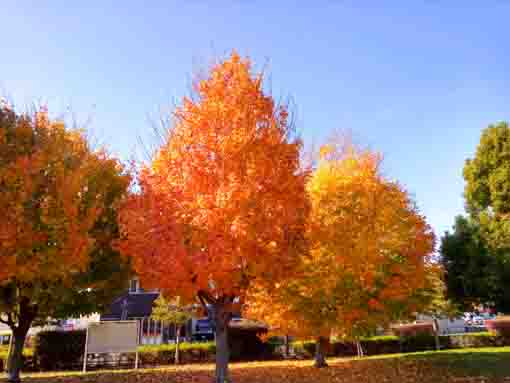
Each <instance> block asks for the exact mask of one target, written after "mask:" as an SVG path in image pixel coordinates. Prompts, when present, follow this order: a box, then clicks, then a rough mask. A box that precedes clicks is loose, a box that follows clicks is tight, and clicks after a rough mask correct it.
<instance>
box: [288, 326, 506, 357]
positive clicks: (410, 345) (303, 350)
mask: <svg viewBox="0 0 510 383" xmlns="http://www.w3.org/2000/svg"><path fill="white" fill-rule="evenodd" d="M360 343H361V345H362V347H363V351H364V353H365V355H379V354H393V353H401V352H416V351H424V350H434V349H435V347H436V343H435V339H434V337H433V336H431V335H426V334H422V335H415V336H409V337H404V338H399V337H397V336H383V337H372V338H362V339H361V340H360ZM439 344H440V347H441V349H453V348H468V347H498V346H507V345H510V340H509V339H508V338H505V337H502V336H499V335H495V334H491V333H485V332H484V333H469V334H458V335H445V336H440V337H439ZM292 346H293V349H294V352H295V353H296V355H297V356H299V357H304V358H311V357H313V355H314V354H315V342H314V341H297V342H293V343H292ZM356 354H357V353H356V345H355V344H354V343H353V342H346V341H333V342H331V344H330V345H329V349H328V355H329V356H355V355H356Z"/></svg>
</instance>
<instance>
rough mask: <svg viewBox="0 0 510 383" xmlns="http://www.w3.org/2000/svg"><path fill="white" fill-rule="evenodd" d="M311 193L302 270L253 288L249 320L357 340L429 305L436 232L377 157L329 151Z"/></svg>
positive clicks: (288, 330)
mask: <svg viewBox="0 0 510 383" xmlns="http://www.w3.org/2000/svg"><path fill="white" fill-rule="evenodd" d="M306 190H307V195H308V198H309V200H310V204H311V214H310V218H309V221H308V225H307V232H306V233H307V234H306V237H307V240H308V244H309V248H308V251H307V252H304V253H302V254H301V257H300V258H299V266H300V267H299V272H298V273H297V274H296V275H295V276H293V277H292V278H291V279H289V280H287V281H285V282H284V283H280V284H277V285H275V286H274V287H273V288H272V289H269V290H268V289H264V288H259V289H253V290H252V294H253V295H252V296H251V297H250V298H251V299H250V301H249V309H248V314H249V315H254V316H256V317H259V318H261V319H264V320H266V321H268V322H269V324H270V325H271V327H272V328H273V330H275V331H276V332H280V333H283V334H287V333H288V334H293V335H298V336H304V337H310V336H313V337H319V338H321V337H322V338H328V337H329V336H330V335H331V334H335V335H337V336H345V337H350V338H355V337H358V336H362V335H366V334H367V333H370V332H373V331H374V330H375V328H376V327H377V326H384V325H385V324H388V323H389V322H390V321H391V320H396V319H405V318H407V317H409V315H410V314H412V313H414V312H415V311H417V310H419V309H420V308H422V307H424V305H426V304H427V299H425V298H426V295H425V294H424V293H425V292H426V291H428V290H430V289H431V288H432V286H431V281H432V276H433V275H436V274H437V272H438V270H437V266H435V265H433V264H432V263H431V254H432V251H433V248H434V235H433V233H432V230H431V228H430V227H429V226H428V224H427V223H426V221H425V219H424V217H423V216H422V215H420V214H419V212H418V210H417V208H416V207H415V205H414V203H413V201H412V200H411V199H410V197H409V196H408V194H407V192H406V191H405V190H404V189H403V188H402V187H401V186H400V185H399V184H398V183H396V182H392V181H389V180H387V179H386V178H385V177H383V176H382V174H381V172H380V156H379V155H377V154H376V153H372V152H370V151H358V150H355V149H354V148H353V147H350V148H349V149H348V150H347V151H345V150H342V151H340V152H339V151H338V150H337V149H336V148H335V146H334V145H328V146H325V147H324V148H323V149H322V150H321V159H320V160H319V162H318V167H317V169H315V171H314V172H313V174H312V175H311V177H310V179H309V181H308V183H307V188H306Z"/></svg>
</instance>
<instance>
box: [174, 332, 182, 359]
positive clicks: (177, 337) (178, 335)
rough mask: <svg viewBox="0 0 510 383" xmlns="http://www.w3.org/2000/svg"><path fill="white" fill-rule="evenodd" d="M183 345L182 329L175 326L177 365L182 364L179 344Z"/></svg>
mask: <svg viewBox="0 0 510 383" xmlns="http://www.w3.org/2000/svg"><path fill="white" fill-rule="evenodd" d="M180 343H181V327H180V326H179V325H175V364H179V363H180V358H179V344H180Z"/></svg>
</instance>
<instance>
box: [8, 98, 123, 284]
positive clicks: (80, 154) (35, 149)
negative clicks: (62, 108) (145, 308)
mask: <svg viewBox="0 0 510 383" xmlns="http://www.w3.org/2000/svg"><path fill="white" fill-rule="evenodd" d="M119 166H120V165H119V164H117V163H116V161H115V160H112V159H110V158H108V157H107V156H106V154H105V153H102V152H99V153H94V152H91V151H90V149H89V147H88V145H87V142H86V140H85V138H84V136H83V135H82V133H81V132H79V131H70V130H67V129H66V127H65V126H64V124H63V123H62V122H51V121H50V120H49V119H48V116H47V112H46V111H45V110H41V111H40V112H38V113H37V114H36V115H35V116H34V117H31V116H28V115H22V116H18V115H16V114H15V112H14V111H13V110H12V109H10V108H9V107H8V106H6V105H2V106H1V107H0V190H1V192H0V211H2V216H1V217H0V286H3V285H7V284H9V283H11V282H13V281H14V280H15V281H16V283H20V284H24V283H26V284H27V285H28V286H34V282H35V281H36V280H37V281H39V282H40V283H44V282H45V281H47V282H48V281H54V280H59V281H62V282H64V283H65V281H66V280H68V279H69V278H68V277H71V276H72V275H73V274H76V273H78V272H80V271H83V270H84V269H85V268H86V266H87V265H88V261H89V251H90V249H91V246H92V245H93V237H92V236H91V230H92V228H93V226H94V224H95V222H96V219H97V218H98V217H99V214H100V213H101V209H100V206H103V202H104V199H105V198H107V196H106V195H105V193H102V192H103V187H102V186H104V185H102V182H103V181H102V180H101V179H97V177H95V175H97V174H98V169H100V168H101V169H107V168H111V169H118V167H119ZM129 182H130V180H129V177H127V176H126V177H125V185H126V187H127V185H128V184H129Z"/></svg>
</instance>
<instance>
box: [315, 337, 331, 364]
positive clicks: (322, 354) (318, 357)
mask: <svg viewBox="0 0 510 383" xmlns="http://www.w3.org/2000/svg"><path fill="white" fill-rule="evenodd" d="M327 345H328V339H327V338H325V337H323V336H319V337H318V338H317V339H316V341H315V363H314V367H317V368H322V367H328V364H327V363H326V348H327Z"/></svg>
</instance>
